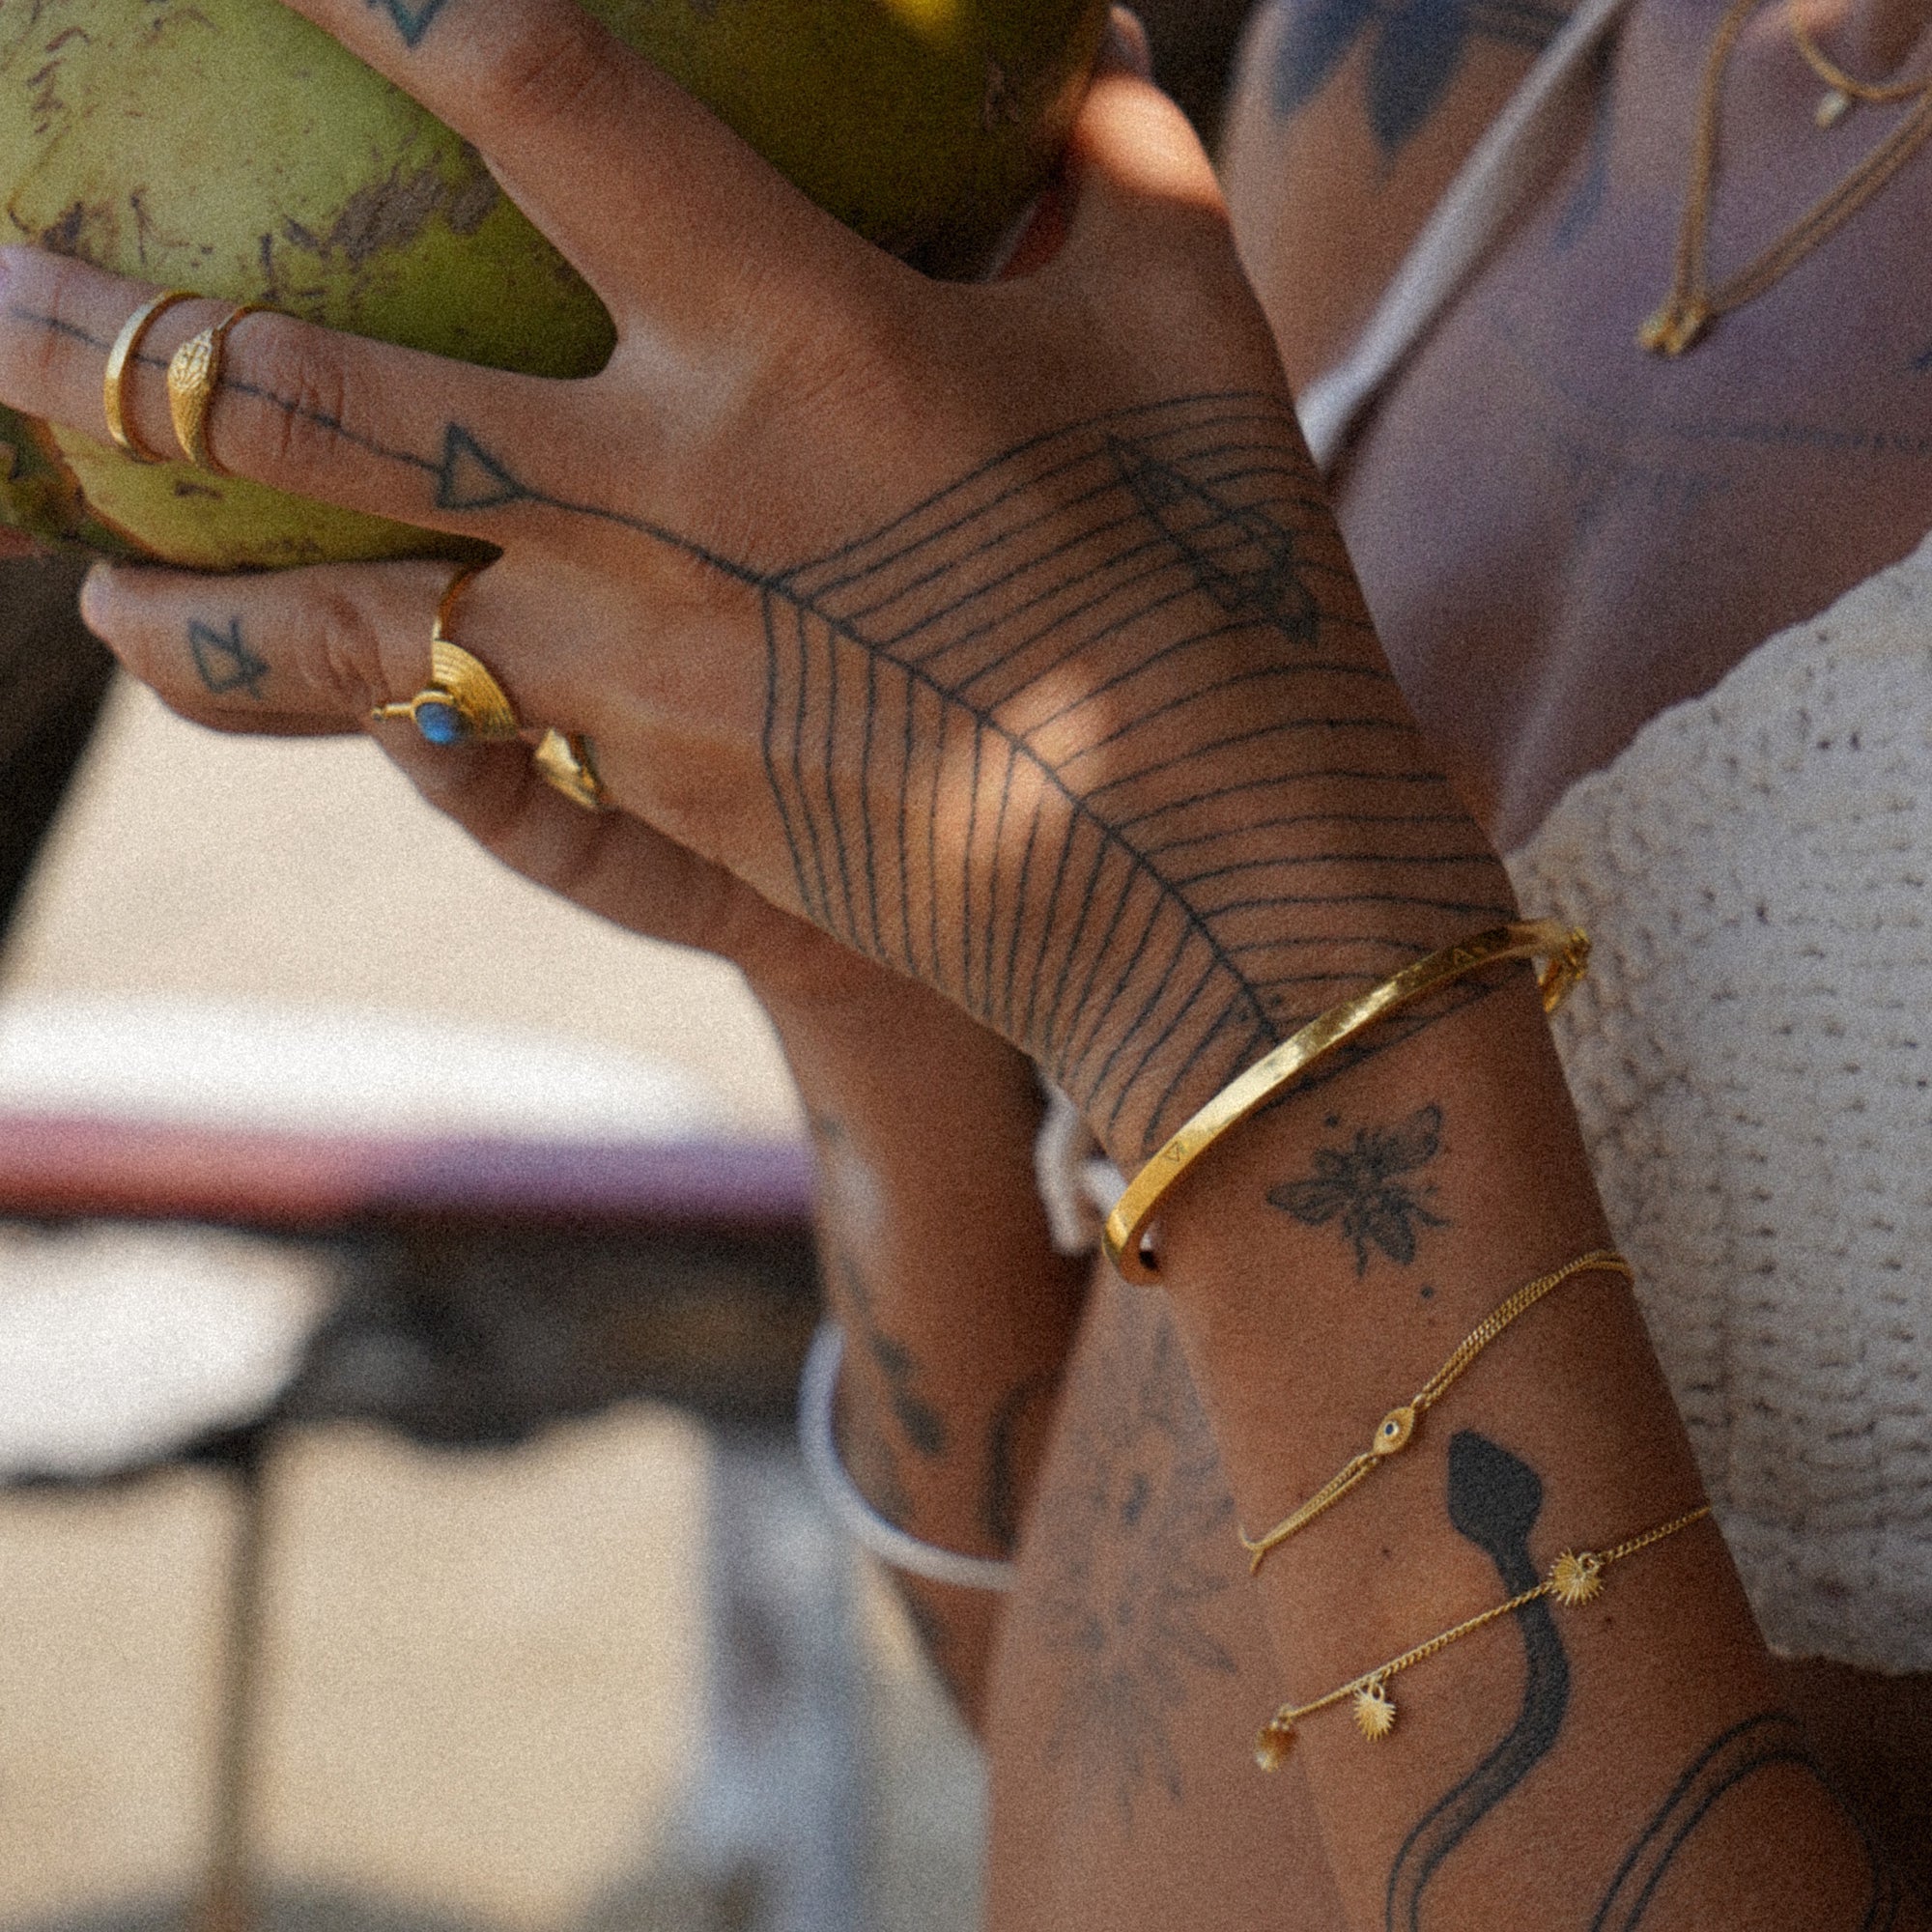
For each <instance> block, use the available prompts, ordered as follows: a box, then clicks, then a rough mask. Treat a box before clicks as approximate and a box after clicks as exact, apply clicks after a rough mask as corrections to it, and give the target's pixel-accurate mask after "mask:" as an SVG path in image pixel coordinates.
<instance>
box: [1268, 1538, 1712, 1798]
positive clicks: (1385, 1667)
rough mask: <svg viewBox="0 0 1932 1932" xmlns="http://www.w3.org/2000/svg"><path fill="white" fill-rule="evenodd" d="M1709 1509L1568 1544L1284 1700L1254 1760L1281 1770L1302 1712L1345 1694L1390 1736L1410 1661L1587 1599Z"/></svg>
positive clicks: (1371, 1728) (1377, 1732)
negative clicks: (1499, 1593) (1370, 1662)
mask: <svg viewBox="0 0 1932 1932" xmlns="http://www.w3.org/2000/svg"><path fill="white" fill-rule="evenodd" d="M1710 1514H1711V1505H1710V1504H1709V1503H1699V1504H1698V1506H1697V1507H1696V1508H1695V1509H1693V1510H1687V1511H1686V1512H1685V1513H1684V1514H1683V1515H1682V1516H1680V1517H1673V1518H1672V1519H1671V1520H1670V1521H1668V1522H1664V1523H1660V1524H1658V1526H1657V1527H1656V1528H1655V1529H1647V1530H1645V1531H1644V1532H1643V1534H1642V1535H1641V1536H1633V1537H1632V1538H1631V1539H1630V1540H1629V1541H1628V1542H1626V1543H1620V1544H1618V1545H1617V1546H1616V1548H1614V1549H1578V1550H1572V1549H1566V1550H1565V1551H1564V1552H1563V1553H1562V1555H1560V1556H1559V1557H1558V1558H1557V1559H1556V1561H1555V1562H1554V1563H1552V1564H1551V1565H1550V1566H1549V1575H1548V1576H1547V1577H1545V1578H1544V1579H1543V1581H1542V1582H1540V1583H1538V1584H1536V1585H1535V1586H1534V1587H1533V1588H1531V1589H1528V1590H1524V1591H1523V1592H1522V1593H1521V1594H1520V1596H1515V1597H1512V1598H1511V1599H1510V1600H1509V1602H1508V1603H1506V1604H1497V1605H1494V1607H1493V1608H1491V1609H1487V1610H1483V1611H1481V1612H1479V1613H1478V1614H1477V1615H1475V1616H1473V1617H1467V1618H1465V1619H1464V1620H1463V1622H1462V1623H1460V1624H1457V1625H1455V1626H1454V1627H1453V1628H1452V1629H1449V1630H1446V1631H1444V1632H1443V1633H1442V1634H1441V1635H1439V1636H1433V1637H1431V1638H1430V1639H1429V1641H1428V1642H1427V1643H1419V1644H1417V1645H1416V1646H1415V1648H1414V1649H1413V1650H1406V1651H1404V1652H1403V1653H1402V1655H1401V1656H1400V1657H1392V1658H1390V1659H1389V1661H1388V1662H1386V1663H1378V1664H1377V1665H1376V1667H1375V1668H1374V1669H1373V1670H1365V1671H1363V1672H1362V1674H1361V1675H1360V1676H1359V1677H1351V1678H1350V1680H1349V1681H1348V1683H1346V1684H1344V1685H1342V1686H1340V1687H1339V1688H1338V1689H1336V1690H1331V1691H1329V1693H1328V1694H1327V1695H1326V1696H1325V1697H1317V1698H1316V1699H1315V1700H1314V1702H1313V1703H1309V1704H1284V1705H1283V1706H1282V1707H1281V1709H1280V1710H1279V1711H1277V1712H1276V1713H1275V1714H1274V1716H1273V1717H1272V1718H1270V1719H1268V1720H1267V1722H1266V1723H1265V1724H1264V1725H1263V1726H1262V1728H1261V1731H1260V1733H1259V1734H1258V1735H1257V1737H1256V1739H1255V1762H1256V1764H1258V1765H1259V1766H1260V1767H1261V1768H1262V1770H1264V1771H1278V1770H1280V1768H1281V1766H1282V1764H1283V1763H1284V1762H1285V1761H1286V1759H1287V1757H1288V1754H1289V1752H1290V1751H1291V1750H1293V1747H1294V1727H1295V1725H1296V1724H1297V1723H1299V1722H1300V1721H1301V1719H1303V1718H1308V1717H1313V1716H1314V1714H1315V1713H1316V1712H1317V1711H1325V1710H1327V1708H1328V1707H1329V1705H1331V1704H1339V1703H1341V1702H1342V1700H1343V1699H1344V1698H1345V1697H1352V1698H1353V1699H1354V1700H1355V1727H1356V1729H1357V1730H1359V1731H1360V1732H1361V1734H1362V1735H1363V1736H1364V1737H1365V1738H1368V1739H1370V1740H1374V1739H1377V1738H1385V1737H1387V1736H1388V1734H1389V1733H1390V1732H1391V1731H1392V1730H1394V1729H1395V1705H1394V1703H1393V1702H1392V1701H1391V1700H1390V1698H1389V1694H1388V1691H1387V1690H1386V1688H1385V1687H1386V1685H1387V1683H1388V1680H1389V1679H1390V1678H1391V1677H1393V1676H1395V1675H1396V1673H1397V1672H1398V1671H1402V1670H1406V1669H1407V1668H1408V1667H1409V1665H1410V1664H1412V1663H1421V1662H1423V1661H1424V1660H1425V1659H1427V1658H1431V1657H1434V1656H1435V1653H1436V1652H1437V1651H1439V1650H1447V1649H1448V1647H1449V1646H1450V1645H1451V1644H1452V1643H1455V1642H1457V1641H1459V1640H1460V1639H1461V1638H1463V1637H1465V1636H1472V1635H1473V1634H1475V1633H1476V1632H1477V1631H1479V1630H1481V1629H1483V1627H1484V1626H1485V1625H1486V1624H1492V1623H1494V1622H1495V1621H1496V1619H1497V1618H1498V1617H1506V1616H1509V1615H1511V1614H1512V1613H1513V1612H1514V1611H1517V1610H1520V1609H1521V1608H1522V1607H1523V1606H1524V1605H1528V1604H1533V1603H1535V1602H1536V1601H1537V1600H1538V1599H1539V1598H1540V1597H1554V1598H1555V1599H1556V1601H1557V1602H1558V1603H1559V1604H1564V1605H1577V1604H1587V1603H1588V1602H1590V1600H1591V1599H1592V1598H1593V1597H1595V1596H1596V1595H1597V1593H1598V1592H1599V1591H1600V1590H1602V1589H1603V1587H1604V1572H1605V1570H1607V1569H1608V1568H1609V1567H1610V1565H1611V1564H1613V1563H1621V1562H1622V1561H1623V1559H1624V1558H1625V1557H1626V1556H1634V1555H1635V1554H1636V1553H1637V1551H1638V1550H1639V1549H1648V1548H1650V1546H1651V1545H1652V1544H1653V1543H1662V1541H1663V1539H1664V1538H1665V1537H1666V1536H1675V1535H1676V1534H1677V1532H1678V1531H1679V1530H1680V1529H1689V1528H1690V1525H1691V1524H1692V1523H1693V1522H1699V1521H1701V1520H1703V1519H1704V1518H1705V1517H1707V1516H1709V1515H1710Z"/></svg>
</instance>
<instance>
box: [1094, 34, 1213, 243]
mask: <svg viewBox="0 0 1932 1932" xmlns="http://www.w3.org/2000/svg"><path fill="white" fill-rule="evenodd" d="M1151 71H1152V70H1151V55H1150V53H1149V50H1148V43H1147V37H1146V32H1145V30H1144V29H1143V28H1142V27H1141V24H1140V21H1139V20H1138V18H1137V17H1136V16H1135V15H1133V14H1130V13H1128V12H1127V11H1126V10H1125V9H1124V8H1118V7H1117V8H1116V9H1115V10H1114V12H1113V15H1112V17H1111V19H1110V22H1109V32H1108V38H1107V51H1106V54H1105V56H1104V58H1103V61H1102V65H1101V67H1100V69H1099V70H1098V71H1096V72H1095V74H1094V84H1093V86H1092V87H1091V88H1090V89H1089V90H1088V93H1087V98H1086V101H1085V103H1084V105H1083V107H1082V109H1081V112H1080V115H1079V117H1078V119H1077V120H1076V121H1075V123H1074V127H1073V131H1072V135H1071V137H1070V139H1069V141H1068V144H1067V155H1066V167H1067V172H1068V174H1069V175H1070V176H1071V177H1072V179H1073V182H1074V185H1075V192H1074V195H1073V211H1072V214H1071V218H1070V234H1069V237H1068V251H1067V252H1068V259H1069V260H1073V259H1075V258H1085V259H1087V260H1089V261H1107V260H1109V259H1119V258H1120V253H1121V251H1122V244H1123V243H1130V242H1135V241H1137V242H1138V243H1139V246H1138V248H1137V249H1136V248H1133V247H1131V246H1130V247H1129V248H1128V249H1127V251H1126V255H1127V259H1129V260H1131V261H1134V262H1136V263H1142V262H1144V259H1145V249H1146V238H1147V233H1148V225H1149V222H1150V221H1151V220H1153V221H1156V222H1158V221H1161V220H1163V219H1165V220H1167V221H1169V222H1171V223H1173V224H1175V225H1178V226H1179V227H1182V228H1187V227H1198V226H1199V224H1200V217H1201V216H1203V215H1204V214H1205V215H1207V216H1208V217H1209V219H1210V220H1211V222H1212V223H1213V224H1214V225H1216V226H1217V227H1218V226H1221V225H1223V224H1224V223H1225V210H1224V204H1223V201H1222V196H1221V189H1220V185H1219V183H1218V181H1217V180H1216V178H1215V174H1214V166H1213V162H1212V161H1211V160H1210V159H1209V158H1208V152H1207V150H1206V149H1205V148H1204V147H1203V146H1202V145H1201V137H1200V136H1199V134H1197V133H1196V132H1195V129H1194V126H1193V124H1192V123H1191V122H1190V121H1189V120H1188V118H1187V116H1186V115H1185V114H1183V113H1182V112H1181V110H1180V109H1179V107H1178V106H1177V105H1176V104H1175V102H1174V101H1173V100H1172V99H1169V98H1168V96H1167V95H1165V94H1163V93H1162V92H1161V91H1160V89H1159V88H1158V87H1156V86H1155V85H1154V83H1153V80H1152V78H1151ZM1135 272H1137V273H1138V272H1144V270H1142V269H1140V268H1137V269H1136V270H1135Z"/></svg>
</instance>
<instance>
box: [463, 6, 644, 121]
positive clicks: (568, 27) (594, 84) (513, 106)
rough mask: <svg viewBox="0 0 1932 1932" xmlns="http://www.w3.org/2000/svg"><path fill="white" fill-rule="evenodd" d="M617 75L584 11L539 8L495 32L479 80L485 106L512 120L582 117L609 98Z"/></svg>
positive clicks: (593, 115) (600, 109) (603, 39)
mask: <svg viewBox="0 0 1932 1932" xmlns="http://www.w3.org/2000/svg"><path fill="white" fill-rule="evenodd" d="M619 76H620V70H619V68H618V66H617V64H616V63H614V62H613V61H612V60H611V45H610V42H609V39H608V37H607V36H606V34H605V33H604V31H603V30H602V29H601V28H600V27H599V26H598V25H597V23H596V21H595V20H594V19H593V18H592V17H591V15H590V14H587V13H584V12H582V10H580V9H577V8H561V9H542V10H538V11H537V12H536V13H535V14H534V16H533V17H526V18H525V19H523V20H520V21H519V22H518V23H517V24H516V25H515V26H512V27H508V28H506V29H505V30H504V31H503V32H502V33H500V34H498V35H497V37H496V38H495V40H494V42H493V44H492V46H491V49H490V57H489V64H488V67H487V69H486V71H485V72H484V74H483V75H482V76H481V84H482V88H483V91H484V92H485V93H486V94H487V95H488V97H489V105H490V107H491V108H493V109H496V110H497V111H500V112H501V113H503V114H504V115H506V116H507V117H509V118H510V119H511V120H512V121H513V122H521V123H526V124H527V123H537V124H543V123H550V122H556V121H570V122H582V121H583V120H585V119H592V120H595V119H600V118H603V114H604V111H605V110H607V109H609V108H610V107H611V106H612V105H613V104H614V98H615V96H616V94H617V92H618V91H619V89H620V87H621V85H622V82H621V79H620V77H619Z"/></svg>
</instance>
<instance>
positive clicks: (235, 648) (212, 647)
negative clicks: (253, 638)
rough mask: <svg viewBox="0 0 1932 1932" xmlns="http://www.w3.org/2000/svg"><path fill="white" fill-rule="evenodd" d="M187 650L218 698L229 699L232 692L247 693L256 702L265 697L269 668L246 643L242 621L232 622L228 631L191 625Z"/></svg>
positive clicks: (202, 624) (192, 622)
mask: <svg viewBox="0 0 1932 1932" xmlns="http://www.w3.org/2000/svg"><path fill="white" fill-rule="evenodd" d="M187 647H188V650H189V652H190V653H191V654H192V656H193V658H194V668H195V670H196V671H197V672H198V673H199V674H200V677H201V681H202V683H203V684H205V685H206V686H207V687H208V688H209V690H210V691H212V692H213V694H214V696H216V697H226V696H228V694H229V693H230V692H231V691H245V692H246V693H247V694H248V696H250V697H254V698H259V697H260V696H262V680H263V679H264V678H265V677H267V676H268V674H269V666H268V665H267V663H266V662H265V661H264V660H263V659H261V658H258V657H257V656H256V655H255V653H254V652H253V651H251V650H250V649H249V648H248V646H247V645H246V644H244V643H243V642H242V641H241V618H240V617H234V618H231V619H230V620H229V624H228V628H227V630H225V631H217V630H215V629H214V627H213V625H211V624H204V623H201V622H200V621H199V620H195V621H191V622H190V623H189V625H188V627H187Z"/></svg>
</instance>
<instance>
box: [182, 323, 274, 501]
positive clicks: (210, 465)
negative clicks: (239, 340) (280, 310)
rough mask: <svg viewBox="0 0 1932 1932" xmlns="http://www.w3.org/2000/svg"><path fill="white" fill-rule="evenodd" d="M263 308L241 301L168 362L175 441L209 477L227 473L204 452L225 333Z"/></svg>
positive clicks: (226, 340)
mask: <svg viewBox="0 0 1932 1932" xmlns="http://www.w3.org/2000/svg"><path fill="white" fill-rule="evenodd" d="M267 307H268V304H267V303H266V302H243V303H241V306H240V307H239V308H232V309H230V310H229V311H228V313H227V314H226V315H224V316H223V317H222V318H221V320H220V321H219V322H217V323H213V324H211V325H210V326H209V327H207V328H204V329H202V330H201V331H200V333H199V334H196V335H190V336H189V337H188V339H187V340H186V341H185V342H184V343H183V344H182V346H181V347H180V348H179V349H177V350H176V351H175V353H174V355H173V357H172V358H171V359H170V360H169V362H168V414H169V416H170V417H171V418H172V419H173V421H174V426H175V440H176V441H177V442H179V443H180V444H181V446H182V454H183V455H185V457H186V458H187V460H188V461H189V462H190V463H192V464H193V465H194V467H195V468H196V469H206V470H207V471H208V472H209V474H210V475H212V476H225V475H227V474H228V472H227V470H225V469H222V467H221V466H220V464H218V463H217V462H215V460H214V458H213V456H211V455H210V454H209V451H208V415H209V412H210V411H211V410H213V407H214V397H215V393H216V391H217V390H218V389H219V388H220V387H221V362H222V356H223V354H224V352H225V351H226V349H227V346H228V331H229V330H230V329H231V328H233V327H235V325H236V324H237V323H238V322H240V321H241V318H242V317H243V316H244V315H260V314H262V313H263V311H264V310H265V309H266V308H267Z"/></svg>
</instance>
